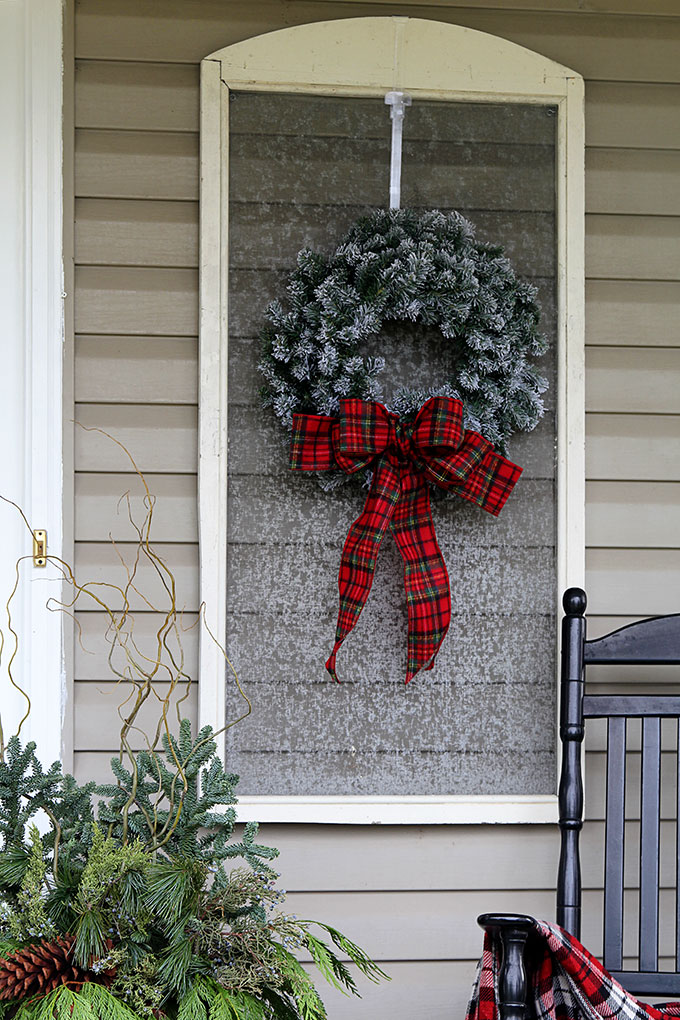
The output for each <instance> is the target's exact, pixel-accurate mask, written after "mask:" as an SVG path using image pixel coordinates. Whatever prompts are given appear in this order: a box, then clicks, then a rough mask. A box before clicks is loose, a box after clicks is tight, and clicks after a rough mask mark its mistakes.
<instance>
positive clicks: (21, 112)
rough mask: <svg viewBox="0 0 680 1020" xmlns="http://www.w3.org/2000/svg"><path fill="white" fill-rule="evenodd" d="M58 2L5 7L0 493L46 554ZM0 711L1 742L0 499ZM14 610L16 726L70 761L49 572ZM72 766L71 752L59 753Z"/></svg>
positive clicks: (57, 209) (51, 519)
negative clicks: (41, 537) (37, 531)
mask: <svg viewBox="0 0 680 1020" xmlns="http://www.w3.org/2000/svg"><path fill="white" fill-rule="evenodd" d="M64 14H65V6H64V3H63V2H62V0H0V94H2V97H3V101H2V104H0V131H1V133H2V138H3V143H4V144H3V148H4V150H5V155H4V156H3V160H2V163H1V164H0V222H2V224H3V230H2V234H1V236H0V336H1V337H2V340H1V341H0V347H1V350H2V371H1V372H0V435H2V439H3V458H2V473H1V475H0V493H2V494H3V495H6V496H8V497H10V498H12V499H13V500H15V501H16V502H17V503H18V504H19V505H20V506H21V507H22V508H23V510H24V512H25V514H26V516H27V518H28V520H29V521H30V522H31V523H32V526H33V527H34V528H45V529H46V530H47V533H48V553H49V554H51V555H53V556H58V557H61V556H62V554H63V551H64V527H63V520H64V512H63V511H64V505H63V504H64V458H63V447H64V442H63V438H64V427H63V416H64V401H63V392H64V368H63V365H64V347H65V331H64V306H65V301H64V299H65V297H66V295H65V293H64V259H63V179H64V178H63V152H64V147H63V80H64V61H63V43H64ZM0 521H1V522H2V541H0V628H1V629H2V631H3V633H4V635H5V639H6V640H5V650H4V655H3V660H2V663H0V709H1V711H2V720H3V725H4V730H5V737H7V736H9V735H11V733H12V732H14V731H15V729H16V724H17V720H18V719H20V718H21V716H22V715H23V714H24V708H25V705H26V701H25V699H24V698H22V697H20V696H19V695H18V694H17V692H16V691H15V690H14V689H13V688H12V686H11V684H10V682H9V679H8V676H7V671H6V670H7V663H8V659H9V656H10V655H11V652H12V649H13V645H14V640H13V637H12V634H11V633H10V632H9V630H8V625H7V616H6V612H5V609H4V605H5V601H6V599H7V596H8V594H9V592H10V591H11V588H12V586H13V584H14V577H15V562H16V560H17V559H18V558H19V556H23V555H27V554H30V553H31V552H32V541H31V536H30V534H29V532H28V530H27V529H26V527H25V526H24V524H23V523H22V522H21V520H20V518H19V517H18V515H17V514H16V512H15V511H13V510H12V508H10V507H7V506H6V505H5V504H0ZM21 576H22V579H23V583H22V585H21V587H20V589H19V591H18V593H17V597H16V598H15V600H14V603H13V626H14V629H15V630H16V631H17V633H18V635H19V646H18V653H17V656H16V658H15V661H14V664H13V667H12V671H13V674H14V676H15V677H16V679H17V681H18V682H20V684H21V686H22V687H23V688H24V689H25V690H26V691H27V693H28V694H29V696H30V698H31V701H32V711H31V715H30V717H29V719H28V720H27V721H26V723H24V726H23V728H22V731H21V737H22V739H31V740H35V741H36V742H37V744H38V754H39V755H40V757H41V759H42V760H43V761H44V762H50V763H51V762H52V761H54V760H56V759H57V758H59V757H61V756H62V755H65V747H64V744H66V745H67V747H68V745H70V739H69V737H70V734H69V729H70V727H69V726H68V725H67V723H66V721H67V709H68V706H69V698H68V692H67V679H66V675H67V674H66V656H65V649H66V641H65V632H67V631H69V630H70V627H68V628H67V627H66V626H65V622H64V621H65V619H66V618H65V617H62V615H61V614H59V613H50V612H48V611H47V609H46V601H47V599H48V598H49V597H50V596H59V594H60V590H61V589H60V586H59V585H58V584H57V585H54V584H47V583H46V580H47V578H48V577H50V576H52V577H54V576H55V571H54V569H50V568H49V567H47V568H44V569H40V568H35V567H33V564H32V562H31V561H30V560H29V561H27V562H24V563H23V565H22V567H21ZM65 757H66V762H65V764H66V765H67V766H68V765H69V764H70V762H69V761H68V755H67V754H66V755H65Z"/></svg>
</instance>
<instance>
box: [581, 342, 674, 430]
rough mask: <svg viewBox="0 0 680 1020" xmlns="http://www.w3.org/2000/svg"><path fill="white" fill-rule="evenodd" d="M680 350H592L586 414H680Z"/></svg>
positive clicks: (587, 371)
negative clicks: (595, 412) (594, 412)
mask: <svg viewBox="0 0 680 1020" xmlns="http://www.w3.org/2000/svg"><path fill="white" fill-rule="evenodd" d="M679 376H680V348H645V347H623V348H616V347H589V348H588V349H587V351H586V411H604V412H610V413H611V412H615V413H617V414H654V413H656V414H680V387H678V377H679Z"/></svg>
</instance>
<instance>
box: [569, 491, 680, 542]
mask: <svg viewBox="0 0 680 1020" xmlns="http://www.w3.org/2000/svg"><path fill="white" fill-rule="evenodd" d="M586 544H587V545H589V546H600V547H613V548H616V547H619V548H624V547H628V548H643V549H644V548H649V549H654V548H656V549H663V548H669V549H670V548H680V484H678V483H677V482H652V483H648V482H588V483H587V485H586Z"/></svg>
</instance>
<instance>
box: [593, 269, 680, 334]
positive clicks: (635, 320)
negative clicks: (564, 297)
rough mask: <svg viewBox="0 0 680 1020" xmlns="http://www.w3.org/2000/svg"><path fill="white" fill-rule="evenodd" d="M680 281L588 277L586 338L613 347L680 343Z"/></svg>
mask: <svg viewBox="0 0 680 1020" xmlns="http://www.w3.org/2000/svg"><path fill="white" fill-rule="evenodd" d="M679 305H680V283H658V282H656V281H651V280H626V281H623V280H589V281H588V282H587V283H586V341H587V343H588V344H593V345H601V346H604V345H608V346H611V347H624V346H633V347H654V346H660V347H680V317H678V315H677V314H676V309H677V308H678V306H679Z"/></svg>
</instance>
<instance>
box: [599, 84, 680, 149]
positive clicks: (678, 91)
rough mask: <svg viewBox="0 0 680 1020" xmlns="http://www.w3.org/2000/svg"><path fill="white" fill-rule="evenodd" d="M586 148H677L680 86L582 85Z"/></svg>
mask: <svg viewBox="0 0 680 1020" xmlns="http://www.w3.org/2000/svg"><path fill="white" fill-rule="evenodd" d="M586 145H588V146H608V147H620V146H625V147H626V148H637V149H680V86H678V85H676V84H670V85H667V84H661V85H656V84H650V83H649V82H632V81H620V82H619V81H616V82H615V81H607V82H597V81H588V82H586Z"/></svg>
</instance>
